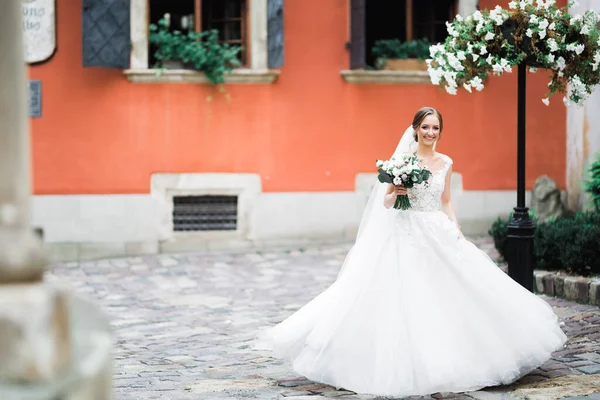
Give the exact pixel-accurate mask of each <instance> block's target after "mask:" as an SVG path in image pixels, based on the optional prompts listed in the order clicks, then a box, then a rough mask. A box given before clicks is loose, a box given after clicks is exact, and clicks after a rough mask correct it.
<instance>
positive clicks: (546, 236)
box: [489, 212, 600, 276]
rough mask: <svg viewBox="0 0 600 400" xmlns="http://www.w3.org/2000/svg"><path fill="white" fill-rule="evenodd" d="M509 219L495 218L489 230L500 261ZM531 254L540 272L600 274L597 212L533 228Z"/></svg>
mask: <svg viewBox="0 0 600 400" xmlns="http://www.w3.org/2000/svg"><path fill="white" fill-rule="evenodd" d="M509 220H510V217H509V218H508V219H502V218H498V219H497V220H496V221H495V222H494V223H493V224H492V227H491V229H490V230H489V234H490V235H491V236H492V237H493V238H494V245H495V247H496V249H497V250H498V252H499V253H500V255H501V256H502V257H503V258H506V249H507V234H508V227H507V225H508V221H509ZM534 253H535V263H536V268H539V269H545V270H566V271H568V272H570V273H573V274H576V275H583V276H588V275H590V274H600V213H598V212H579V213H577V214H574V215H572V216H568V217H564V218H558V219H555V220H553V221H550V222H547V223H543V224H539V225H536V229H535V239H534Z"/></svg>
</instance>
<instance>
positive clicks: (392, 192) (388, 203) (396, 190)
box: [383, 184, 407, 208]
mask: <svg viewBox="0 0 600 400" xmlns="http://www.w3.org/2000/svg"><path fill="white" fill-rule="evenodd" d="M406 190H407V189H406V188H405V187H404V186H402V185H399V186H394V185H392V184H388V188H387V191H386V193H385V196H383V205H384V206H385V208H392V207H393V206H394V203H395V202H396V198H397V197H398V196H400V195H404V194H406Z"/></svg>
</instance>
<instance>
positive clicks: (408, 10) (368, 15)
mask: <svg viewBox="0 0 600 400" xmlns="http://www.w3.org/2000/svg"><path fill="white" fill-rule="evenodd" d="M350 7H351V16H350V23H351V33H350V52H351V55H350V68H353V69H356V68H363V67H366V66H371V67H373V66H375V58H374V57H373V55H372V48H373V46H374V44H375V42H376V41H377V40H381V39H400V40H401V41H403V42H404V41H410V40H416V39H422V38H427V39H429V41H430V42H432V43H439V42H443V41H444V40H445V39H446V36H447V32H446V21H449V20H452V19H453V18H454V16H455V15H456V14H457V12H458V0H351V3H350Z"/></svg>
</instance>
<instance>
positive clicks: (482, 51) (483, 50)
mask: <svg viewBox="0 0 600 400" xmlns="http://www.w3.org/2000/svg"><path fill="white" fill-rule="evenodd" d="M487 52H488V51H487V47H485V45H481V48H480V49H479V54H481V55H482V56H484V55H486V54H487Z"/></svg>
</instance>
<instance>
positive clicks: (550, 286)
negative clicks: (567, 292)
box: [542, 274, 554, 296]
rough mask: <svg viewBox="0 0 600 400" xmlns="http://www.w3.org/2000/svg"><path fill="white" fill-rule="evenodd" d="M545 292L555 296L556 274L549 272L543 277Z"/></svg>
mask: <svg viewBox="0 0 600 400" xmlns="http://www.w3.org/2000/svg"><path fill="white" fill-rule="evenodd" d="M542 282H543V286H544V293H545V294H547V295H548V296H554V275H553V274H548V275H546V276H544V277H543V278H542Z"/></svg>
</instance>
